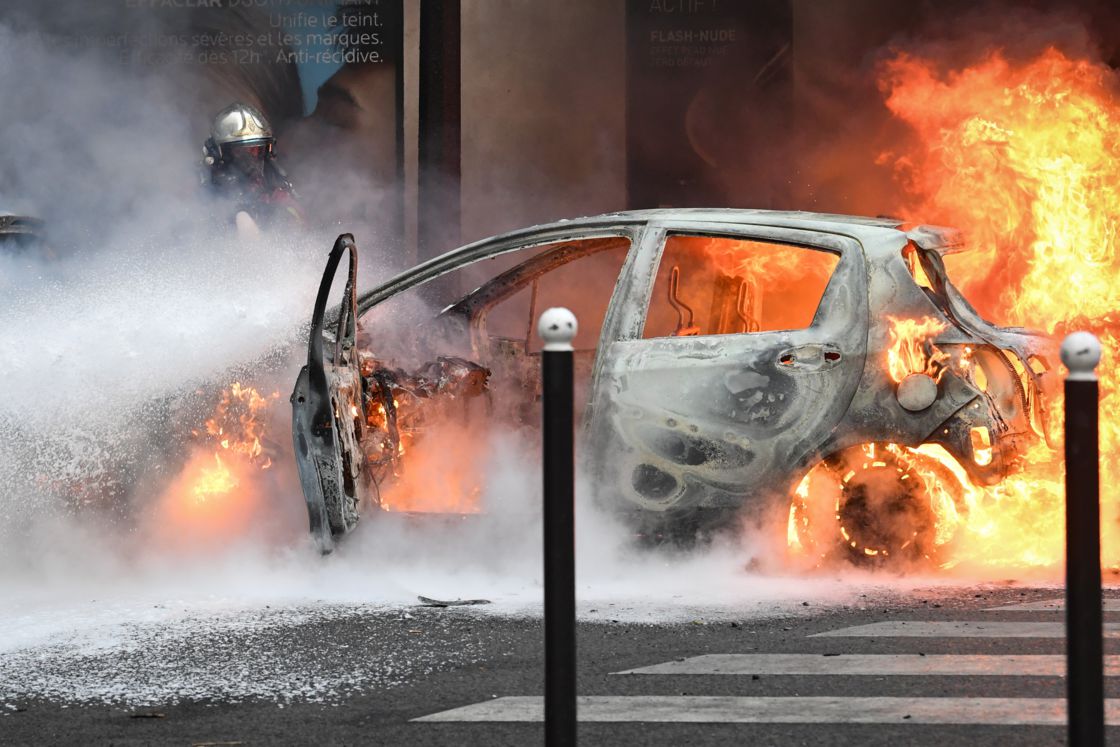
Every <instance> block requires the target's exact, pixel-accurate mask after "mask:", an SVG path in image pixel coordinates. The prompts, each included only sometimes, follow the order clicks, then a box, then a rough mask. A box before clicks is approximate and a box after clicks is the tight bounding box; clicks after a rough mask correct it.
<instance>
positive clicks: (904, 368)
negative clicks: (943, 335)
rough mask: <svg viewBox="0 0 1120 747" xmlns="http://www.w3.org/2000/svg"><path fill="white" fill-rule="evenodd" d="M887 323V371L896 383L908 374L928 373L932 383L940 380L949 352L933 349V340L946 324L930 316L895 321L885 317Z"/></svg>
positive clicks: (892, 318) (896, 319) (895, 319)
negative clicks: (888, 328)
mask: <svg viewBox="0 0 1120 747" xmlns="http://www.w3.org/2000/svg"><path fill="white" fill-rule="evenodd" d="M887 320H888V321H889V322H890V344H889V346H888V347H887V372H888V373H889V374H890V376H891V378H892V379H894V380H895V382H896V383H901V382H902V380H903V379H905V378H906V377H907V376H909V375H910V374H916V373H921V374H927V375H929V376H930V377H931V378H932V379H933V380H934V381H940V380H941V374H943V373H944V372H945V364H946V362H947V361H948V360H949V358H950V356H949V354H948V353H944V352H942V351H940V350H938V349H937V348H936V346H934V344H933V342H932V338H933V337H935V336H936V335H937V334H938V333H939V332H941V331H942V330H943V329H945V326H946V325H945V323H944V322H942V321H939V320H937V319H934V318H932V317H924V318H922V319H898V318H895V317H893V316H890V317H887Z"/></svg>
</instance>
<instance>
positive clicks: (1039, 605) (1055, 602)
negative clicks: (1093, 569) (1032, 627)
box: [985, 599, 1120, 612]
mask: <svg viewBox="0 0 1120 747" xmlns="http://www.w3.org/2000/svg"><path fill="white" fill-rule="evenodd" d="M1103 602H1104V603H1103V604H1102V605H1101V609H1103V610H1104V611H1105V612H1120V599H1105V600H1103ZM1065 609H1066V600H1065V599H1042V600H1039V601H1037V602H1020V603H1019V604H1005V605H1003V606H1002V607H988V608H987V609H986V610H985V612H1015V611H1018V610H1022V611H1024V612H1065Z"/></svg>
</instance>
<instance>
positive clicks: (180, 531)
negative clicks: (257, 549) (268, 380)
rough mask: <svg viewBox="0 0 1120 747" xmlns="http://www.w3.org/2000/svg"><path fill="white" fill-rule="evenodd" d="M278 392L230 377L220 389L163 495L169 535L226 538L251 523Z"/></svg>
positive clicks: (162, 524)
mask: <svg viewBox="0 0 1120 747" xmlns="http://www.w3.org/2000/svg"><path fill="white" fill-rule="evenodd" d="M279 396H280V394H279V392H274V393H272V394H270V395H268V396H264V395H262V394H261V393H260V392H259V391H258V390H257V389H255V388H253V387H251V386H245V385H242V384H241V383H240V382H234V383H233V384H231V385H230V386H229V388H227V389H225V390H223V391H222V394H221V396H220V398H219V400H218V403H217V405H216V406H215V408H214V412H213V414H212V415H211V416H210V417H209V418H207V420H206V421H205V423H204V426H203V428H201V429H199V430H196V431H194V435H195V438H196V439H197V440H198V444H197V445H196V447H195V449H194V451H193V453H192V454H191V456H190V458H189V460H188V461H187V464H186V466H185V467H184V468H183V470H182V471H181V472H180V474H179V476H178V478H176V479H175V480H174V481H173V482H172V484H171V485H170V486H169V487H168V489H167V490H166V491H165V492H164V494H163V496H162V497H161V499H160V501H159V503H158V506H157V510H156V517H155V518H156V521H157V523H158V525H159V530H160V531H161V532H162V533H163V534H165V535H166V537H167V539H168V540H169V541H179V542H186V543H198V542H200V541H203V542H204V541H207V540H222V541H224V540H230V539H234V538H236V537H238V536H240V535H242V534H244V533H245V532H246V531H247V530H248V529H249V528H250V526H251V524H252V522H253V520H254V517H255V515H256V511H257V510H258V508H259V507H260V506H259V504H260V503H261V500H262V495H261V490H260V485H259V484H258V482H259V481H258V476H259V475H260V472H261V470H265V469H268V468H269V467H270V466H271V465H272V459H271V457H270V456H269V454H268V453H267V450H266V449H265V448H264V445H263V441H264V435H265V412H266V409H267V408H268V406H269V404H270V403H272V402H274V401H275V400H276V399H277V398H278V397H279Z"/></svg>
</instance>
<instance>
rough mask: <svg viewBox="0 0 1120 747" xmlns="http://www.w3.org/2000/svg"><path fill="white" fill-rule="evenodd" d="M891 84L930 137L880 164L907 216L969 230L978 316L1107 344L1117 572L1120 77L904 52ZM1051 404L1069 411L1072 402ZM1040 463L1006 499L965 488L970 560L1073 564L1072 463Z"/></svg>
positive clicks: (1057, 65)
mask: <svg viewBox="0 0 1120 747" xmlns="http://www.w3.org/2000/svg"><path fill="white" fill-rule="evenodd" d="M880 84H881V88H882V90H883V92H884V94H885V96H886V105H887V107H888V109H889V110H890V111H891V113H892V114H893V115H894V116H895V117H897V118H899V119H900V120H902V121H904V122H905V123H907V124H908V125H910V127H912V128H913V131H914V132H915V133H916V135H917V138H918V147H917V148H915V149H910V150H909V151H908V152H901V151H899V152H890V153H884V154H883V156H882V158H881V161H882V162H884V163H889V164H891V165H892V166H893V167H894V168H895V169H896V173H897V175H898V176H899V177H900V179H901V180H902V183H903V185H904V187H905V191H906V194H907V198H908V200H909V203H908V204H907V205H906V206H904V207H903V211H902V212H903V213H904V214H905V215H907V216H908V217H911V218H913V219H914V220H920V221H922V222H927V223H941V224H944V225H951V226H955V227H958V228H960V229H962V230H963V231H964V232H965V235H966V239H967V243H968V245H969V246H970V249H969V250H968V251H966V252H964V253H961V254H959V255H952V256H950V257H948V258H947V265H948V270H949V274H950V277H951V278H952V279H953V280H954V282H955V283H956V284H957V285H958V286H959V287H961V288H962V290H963V291H964V292H965V295H966V296H967V297H968V298H969V299H970V300H971V301H972V302H973V303H974V305H976V306H977V308H978V310H979V311H980V312H981V313H982V314H983V315H985V316H986V317H988V318H990V319H992V320H993V321H995V322H997V323H1002V324H1012V325H1023V326H1029V327H1032V328H1036V329H1042V330H1045V331H1047V332H1050V333H1051V334H1054V335H1056V336H1057V335H1062V334H1065V333H1066V332H1068V331H1072V330H1074V329H1081V328H1088V329H1091V330H1092V331H1094V332H1096V333H1097V334H1098V335H1099V336H1100V337H1101V338H1102V342H1103V343H1104V347H1105V353H1104V360H1103V364H1102V366H1101V369H1100V374H1101V393H1102V397H1101V399H1102V401H1101V415H1102V419H1101V454H1102V464H1101V467H1102V481H1101V484H1102V485H1104V486H1106V488H1105V492H1104V493H1103V494H1102V496H1101V499H1102V527H1103V529H1102V531H1103V537H1102V542H1103V559H1104V561H1105V562H1106V564H1108V565H1113V566H1115V565H1117V564H1118V563H1120V524H1118V510H1117V509H1118V508H1120V506H1118V502H1117V492H1116V491H1114V490H1110V489H1108V487H1107V486H1111V485H1116V484H1117V478H1120V469H1118V459H1117V456H1116V454H1117V447H1118V446H1120V415H1117V413H1120V389H1118V387H1117V385H1116V381H1115V367H1114V364H1115V361H1116V354H1117V352H1120V350H1118V348H1120V335H1118V332H1120V328H1118V323H1120V316H1118V314H1117V311H1118V309H1120V243H1118V237H1117V227H1118V224H1117V221H1118V219H1120V78H1118V76H1117V74H1116V72H1115V71H1113V70H1112V69H1110V68H1109V67H1107V66H1105V65H1103V64H1099V63H1095V62H1092V61H1089V60H1086V59H1072V58H1070V57H1068V56H1066V55H1065V54H1063V53H1062V52H1059V51H1058V50H1056V49H1049V50H1046V51H1045V52H1044V53H1042V54H1041V55H1039V56H1037V57H1036V58H1034V59H1031V60H1028V61H1026V62H1016V63H1013V62H1011V61H1009V60H1008V59H1007V58H1006V57H1005V56H1004V55H1003V54H1001V53H1000V52H993V53H990V54H989V55H988V56H987V57H986V58H984V59H983V60H981V61H980V62H978V63H977V64H974V65H971V66H969V67H965V68H963V69H949V68H948V67H943V66H940V65H939V64H938V63H937V62H936V61H934V60H931V59H923V58H918V57H913V56H910V55H906V54H899V55H897V56H896V57H894V58H893V59H892V60H890V61H889V62H888V63H887V64H886V66H885V68H884V73H883V76H882V78H881V80H880ZM1049 405H1050V407H1051V409H1052V411H1053V412H1055V413H1060V411H1061V404H1060V402H1052V403H1049ZM1053 420H1054V421H1057V420H1058V418H1054V419H1053ZM1057 427H1058V428H1060V423H1058V424H1057ZM1053 435H1059V434H1058V433H1055V434H1053ZM1057 442H1059V443H1060V439H1059V440H1058V441H1057ZM1025 463H1026V465H1027V466H1026V470H1025V471H1024V472H1021V473H1019V474H1016V475H1013V476H1011V477H1009V478H1008V479H1006V480H1004V481H1003V482H1002V483H1001V484H999V485H997V486H995V487H991V488H980V487H977V486H974V485H971V484H967V483H966V503H967V505H968V508H969V510H968V512H967V515H962V516H959V517H956V519H955V521H958V522H960V523H961V525H962V526H961V527H960V528H961V530H962V536H961V538H960V541H959V542H957V543H955V545H954V553H955V556H956V557H955V562H961V563H965V564H967V565H971V566H975V565H979V566H987V567H997V568H1025V567H1056V566H1058V565H1060V563H1061V560H1062V551H1063V546H1064V545H1063V538H1062V528H1063V526H1064V513H1063V511H1064V509H1063V495H1064V491H1063V485H1062V480H1063V475H1062V468H1061V464H1060V458H1059V455H1057V454H1055V453H1054V452H1053V451H1051V450H1050V449H1049V448H1047V447H1046V446H1045V445H1044V444H1042V443H1041V442H1040V443H1039V444H1037V445H1035V446H1034V447H1032V448H1031V449H1030V450H1029V452H1028V453H1027V454H1026V459H1025Z"/></svg>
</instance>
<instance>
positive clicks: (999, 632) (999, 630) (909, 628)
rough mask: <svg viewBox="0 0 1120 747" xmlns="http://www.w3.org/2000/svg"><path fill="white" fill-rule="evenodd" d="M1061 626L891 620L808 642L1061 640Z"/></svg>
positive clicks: (1116, 633) (1118, 631)
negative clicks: (858, 639)
mask: <svg viewBox="0 0 1120 747" xmlns="http://www.w3.org/2000/svg"><path fill="white" fill-rule="evenodd" d="M1065 634H1066V632H1065V624H1064V623H1060V622H948V621H938V622H928V621H919V620H911V621H903V620H891V621H888V622H877V623H870V624H868V625H856V626H853V627H850V628H840V629H839V630H829V631H826V632H824V633H814V634H813V635H811V636H809V637H810V638H830V637H863V638H1064V637H1065ZM1104 637H1105V638H1120V623H1105V624H1104Z"/></svg>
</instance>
